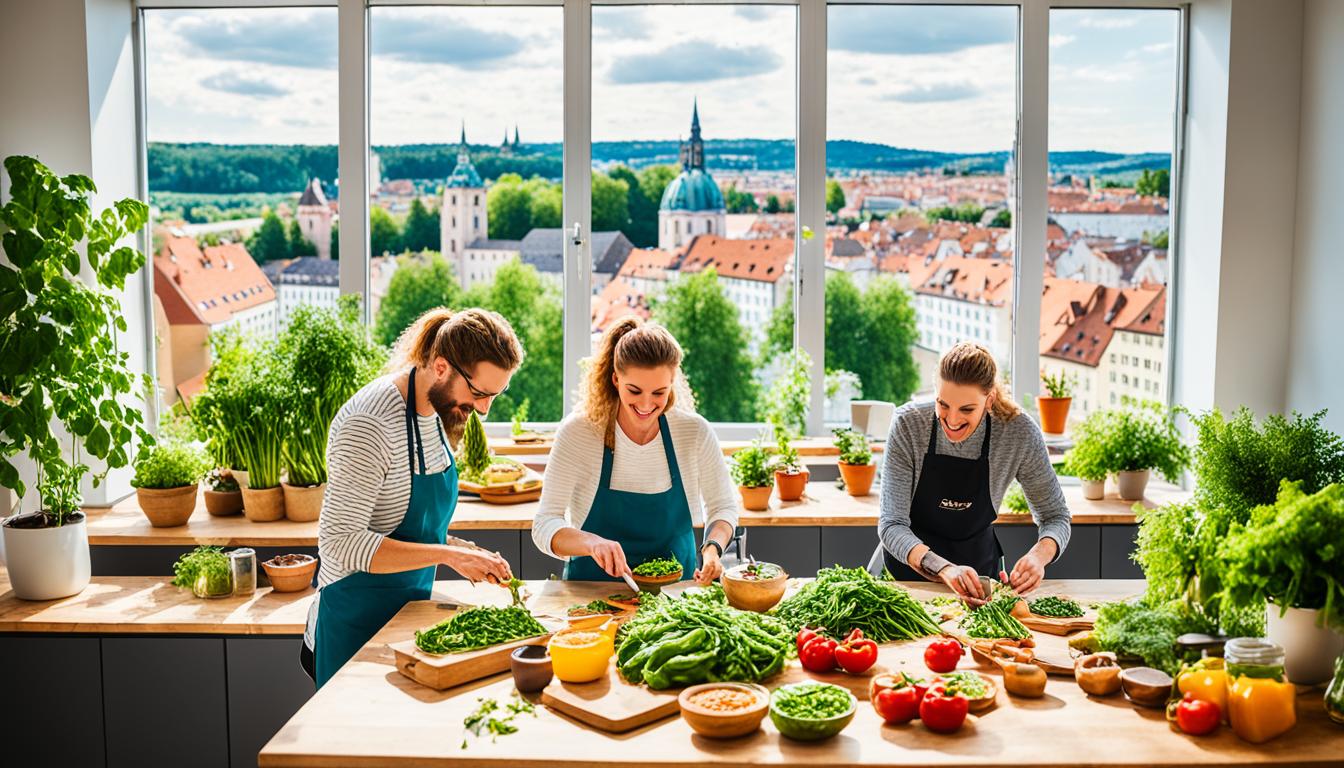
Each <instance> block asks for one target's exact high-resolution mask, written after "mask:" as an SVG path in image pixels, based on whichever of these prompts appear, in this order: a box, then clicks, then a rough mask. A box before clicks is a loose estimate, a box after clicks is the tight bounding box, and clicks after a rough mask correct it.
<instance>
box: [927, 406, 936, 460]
mask: <svg viewBox="0 0 1344 768" xmlns="http://www.w3.org/2000/svg"><path fill="white" fill-rule="evenodd" d="M937 448H938V407H937V406H934V410H933V426H932V427H930V428H929V451H928V453H927V454H925V455H926V456H932V455H934V454H935V453H937V452H938V450H937Z"/></svg>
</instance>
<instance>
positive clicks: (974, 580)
mask: <svg viewBox="0 0 1344 768" xmlns="http://www.w3.org/2000/svg"><path fill="white" fill-rule="evenodd" d="M938 578H939V579H940V580H941V581H942V582H943V583H944V584H946V585H947V586H948V588H949V589H951V590H952V591H953V592H956V593H957V597H960V598H961V599H962V600H965V601H966V604H967V605H971V606H976V605H984V604H985V602H986V601H987V600H988V598H989V595H987V594H985V593H984V590H983V589H982V585H981V584H980V574H978V573H976V572H975V569H974V568H972V567H970V566H969V565H948V566H945V567H944V568H943V569H942V570H941V571H939V572H938Z"/></svg>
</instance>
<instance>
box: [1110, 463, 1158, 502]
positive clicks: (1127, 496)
mask: <svg viewBox="0 0 1344 768" xmlns="http://www.w3.org/2000/svg"><path fill="white" fill-rule="evenodd" d="M1150 472H1151V470H1147V469H1141V470H1139V471H1138V472H1117V473H1116V476H1115V484H1116V486H1117V488H1118V490H1119V491H1120V498H1121V499H1123V500H1125V501H1143V492H1144V491H1145V490H1147V489H1148V475H1149V473H1150Z"/></svg>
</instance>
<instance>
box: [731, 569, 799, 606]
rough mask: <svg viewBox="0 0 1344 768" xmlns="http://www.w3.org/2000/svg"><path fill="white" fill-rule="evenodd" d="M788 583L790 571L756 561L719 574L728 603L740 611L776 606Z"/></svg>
mask: <svg viewBox="0 0 1344 768" xmlns="http://www.w3.org/2000/svg"><path fill="white" fill-rule="evenodd" d="M788 582H789V574H787V573H785V572H784V569H783V568H780V567H779V566H778V565H775V564H774V563H760V562H755V561H752V562H750V563H743V564H742V565H738V566H734V567H732V568H729V569H727V570H725V571H724V572H723V575H722V576H720V577H719V583H720V584H721V585H723V594H724V597H726V598H728V604H729V605H731V606H733V607H734V608H736V609H738V610H739V611H755V612H757V613H765V612H766V611H768V610H770V609H771V608H774V607H775V604H776V603H778V602H779V601H780V598H782V597H784V590H785V589H786V588H787V587H788Z"/></svg>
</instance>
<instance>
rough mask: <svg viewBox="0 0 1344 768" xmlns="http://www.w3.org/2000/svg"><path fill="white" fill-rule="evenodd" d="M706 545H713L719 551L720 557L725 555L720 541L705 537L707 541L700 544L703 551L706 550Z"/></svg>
mask: <svg viewBox="0 0 1344 768" xmlns="http://www.w3.org/2000/svg"><path fill="white" fill-rule="evenodd" d="M705 547H713V548H714V550H715V551H716V552H718V553H719V557H723V545H722V544H720V543H719V542H717V541H715V540H713V539H705V543H704V544H702V545H701V546H700V552H701V553H703V552H704V551H705Z"/></svg>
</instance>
